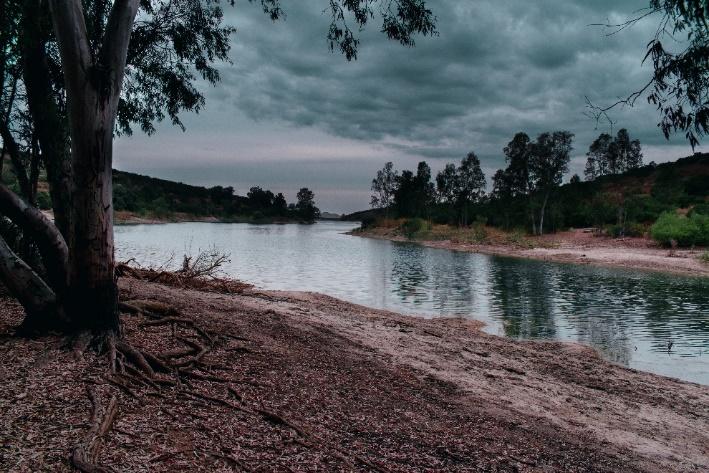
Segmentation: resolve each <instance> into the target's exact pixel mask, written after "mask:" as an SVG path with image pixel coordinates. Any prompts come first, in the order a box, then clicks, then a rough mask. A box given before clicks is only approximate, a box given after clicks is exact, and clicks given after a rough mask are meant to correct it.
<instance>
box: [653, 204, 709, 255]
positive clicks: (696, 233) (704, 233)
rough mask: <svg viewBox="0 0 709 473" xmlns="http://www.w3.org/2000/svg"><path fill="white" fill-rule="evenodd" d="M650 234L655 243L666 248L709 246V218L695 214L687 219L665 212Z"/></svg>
mask: <svg viewBox="0 0 709 473" xmlns="http://www.w3.org/2000/svg"><path fill="white" fill-rule="evenodd" d="M650 234H651V235H652V238H653V239H654V240H655V241H657V242H658V243H660V244H662V245H666V246H674V245H675V244H676V245H677V246H682V247H687V246H694V245H702V246H704V245H709V216H705V215H701V214H698V213H695V214H694V215H692V216H691V217H685V216H683V215H678V214H677V213H674V212H665V213H663V214H662V215H660V218H658V219H657V222H655V224H654V225H653V226H652V228H651V229H650Z"/></svg>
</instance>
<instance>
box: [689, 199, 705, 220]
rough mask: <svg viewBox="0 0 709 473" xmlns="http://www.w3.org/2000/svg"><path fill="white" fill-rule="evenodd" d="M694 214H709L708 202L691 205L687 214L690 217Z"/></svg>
mask: <svg viewBox="0 0 709 473" xmlns="http://www.w3.org/2000/svg"><path fill="white" fill-rule="evenodd" d="M694 214H702V215H709V202H702V203H701V204H697V205H695V206H694V207H692V210H690V211H689V216H690V217H691V216H692V215H694Z"/></svg>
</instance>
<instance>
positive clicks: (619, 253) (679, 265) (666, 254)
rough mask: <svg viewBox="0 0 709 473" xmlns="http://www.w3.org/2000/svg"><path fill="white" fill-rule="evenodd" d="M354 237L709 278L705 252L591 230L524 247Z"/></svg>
mask: <svg viewBox="0 0 709 473" xmlns="http://www.w3.org/2000/svg"><path fill="white" fill-rule="evenodd" d="M351 235H355V236H361V237H368V238H379V239H386V240H392V241H406V242H413V243H418V244H421V245H424V246H428V247H431V248H441V249H447V250H455V251H467V252H471V253H483V254H489V255H497V256H512V257H517V258H530V259H536V260H543V261H555V262H560V263H575V264H592V265H598V266H607V267H617V268H626V269H641V270H647V271H659V272H667V273H672V274H682V275H686V276H702V277H709V264H707V263H705V262H703V261H701V260H700V257H701V255H702V254H703V253H704V251H705V249H675V250H669V249H667V248H662V247H660V246H659V245H657V244H656V243H655V242H653V241H652V240H649V239H647V238H610V237H605V236H597V235H595V234H593V233H592V232H591V231H589V230H571V231H565V232H559V233H555V234H551V235H544V236H541V237H525V238H524V241H523V244H519V243H515V242H507V241H504V238H500V237H499V235H494V236H495V237H493V238H491V239H490V240H491V241H490V242H484V243H471V242H469V241H459V240H452V239H435V240H427V239H413V240H410V239H408V238H406V237H404V236H402V235H401V234H400V233H399V232H398V231H397V229H396V228H391V227H388V228H383V227H375V228H371V229H367V230H363V231H360V230H357V231H354V232H351Z"/></svg>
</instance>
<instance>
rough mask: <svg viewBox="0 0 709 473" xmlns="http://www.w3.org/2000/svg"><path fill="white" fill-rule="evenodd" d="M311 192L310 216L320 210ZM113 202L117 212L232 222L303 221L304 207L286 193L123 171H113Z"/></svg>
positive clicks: (310, 217) (314, 215) (315, 216)
mask: <svg viewBox="0 0 709 473" xmlns="http://www.w3.org/2000/svg"><path fill="white" fill-rule="evenodd" d="M313 199H314V195H312V192H311V195H310V205H311V206H312V208H310V207H308V208H309V210H308V212H307V213H308V216H307V219H308V221H310V219H314V218H317V216H318V215H319V211H317V212H315V211H316V210H317V207H315V204H314V200H313ZM113 205H114V208H115V210H116V211H128V212H134V213H137V214H139V215H153V216H156V217H160V218H166V217H170V216H174V215H175V214H187V215H189V216H193V217H217V218H220V219H224V220H231V221H253V220H260V221H273V220H276V219H277V220H285V221H287V220H290V221H301V220H305V219H306V218H305V217H303V209H298V208H296V206H293V208H292V209H289V208H288V204H287V202H286V199H285V197H284V196H283V194H280V193H279V194H274V193H273V192H271V191H269V190H263V189H261V188H260V187H252V188H251V189H250V190H249V192H248V196H247V197H242V196H239V195H236V194H235V193H234V189H233V188H232V187H222V186H215V187H211V188H206V187H199V186H191V185H188V184H183V183H181V182H173V181H167V180H164V179H156V178H152V177H147V176H141V175H139V174H132V173H127V172H122V171H114V173H113Z"/></svg>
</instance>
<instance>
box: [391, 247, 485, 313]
mask: <svg viewBox="0 0 709 473" xmlns="http://www.w3.org/2000/svg"><path fill="white" fill-rule="evenodd" d="M471 261H473V265H472V267H471V264H470V263H471ZM474 262H475V259H471V258H470V257H469V255H461V254H459V253H454V252H451V251H432V250H430V249H428V248H424V247H421V246H418V245H396V246H394V258H393V261H392V271H391V283H392V287H393V290H394V293H395V294H396V295H397V296H398V297H399V299H400V300H401V301H403V302H408V303H413V304H415V305H423V304H426V305H428V308H433V309H435V310H436V311H437V312H438V313H440V314H461V313H463V314H466V313H470V308H471V307H472V305H473V302H474V299H475V294H476V282H475V280H474V279H475V277H476V272H477V271H476V266H475V264H474Z"/></svg>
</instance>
